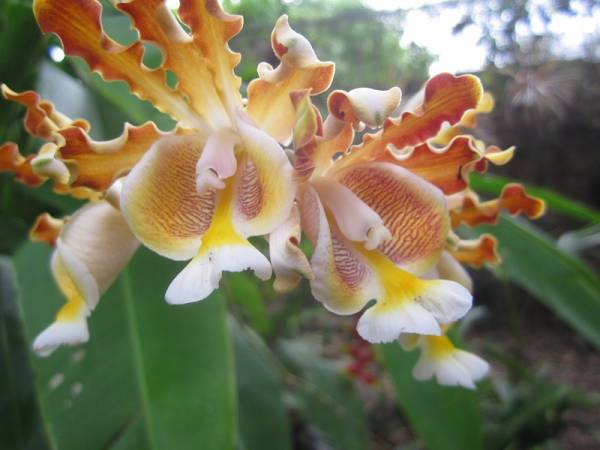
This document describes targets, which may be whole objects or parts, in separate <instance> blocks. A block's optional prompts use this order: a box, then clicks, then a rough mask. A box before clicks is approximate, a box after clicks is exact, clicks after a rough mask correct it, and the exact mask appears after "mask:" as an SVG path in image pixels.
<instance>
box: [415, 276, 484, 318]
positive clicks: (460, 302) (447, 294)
mask: <svg viewBox="0 0 600 450" xmlns="http://www.w3.org/2000/svg"><path fill="white" fill-rule="evenodd" d="M418 301H419V303H420V304H421V306H423V307H424V308H425V309H426V310H427V311H429V312H430V313H431V314H432V315H433V317H435V318H436V320H437V321H438V322H440V323H452V322H456V321H457V320H458V319H460V318H461V317H463V316H464V315H465V314H466V313H467V312H468V311H469V309H471V305H472V304H473V296H472V295H471V293H470V292H469V290H468V289H466V288H465V287H464V286H462V285H460V284H459V283H457V282H455V281H448V280H433V281H430V282H428V284H427V288H426V290H425V291H424V292H423V294H421V296H420V297H419V300H418Z"/></svg>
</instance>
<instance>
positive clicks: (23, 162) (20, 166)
mask: <svg viewBox="0 0 600 450" xmlns="http://www.w3.org/2000/svg"><path fill="white" fill-rule="evenodd" d="M34 157H35V155H28V156H27V157H24V156H23V155H21V153H19V147H18V146H17V144H15V143H14V142H7V143H5V144H2V145H0V172H9V173H12V174H14V177H15V179H16V180H17V181H19V182H21V183H23V184H25V185H26V186H29V187H37V186H40V185H41V184H42V183H43V182H44V180H45V178H44V177H42V176H40V175H38V174H37V173H35V172H34V170H33V168H32V167H31V160H32V159H33V158H34Z"/></svg>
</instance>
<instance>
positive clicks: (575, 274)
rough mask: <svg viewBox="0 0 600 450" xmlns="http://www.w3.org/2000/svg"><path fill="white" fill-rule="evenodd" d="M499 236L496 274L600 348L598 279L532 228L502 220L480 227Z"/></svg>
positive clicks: (518, 221) (503, 218)
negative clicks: (498, 260) (547, 308)
mask: <svg viewBox="0 0 600 450" xmlns="http://www.w3.org/2000/svg"><path fill="white" fill-rule="evenodd" d="M478 230H481V231H486V232H489V233H492V234H494V235H495V236H497V237H498V241H499V249H500V255H501V256H502V264H501V266H500V267H499V268H498V269H497V270H498V272H499V273H500V274H501V275H503V276H505V277H506V278H508V279H509V280H511V281H514V282H515V283H517V284H518V285H520V286H522V287H523V288H524V289H526V290H527V291H528V292H530V293H531V294H532V295H534V296H535V297H537V298H538V299H539V300H540V301H542V302H543V303H545V304H546V305H548V306H549V307H550V308H552V309H553V310H554V311H555V312H556V313H557V314H558V315H559V316H561V317H562V318H563V319H565V320H566V321H567V322H568V323H570V324H571V325H572V326H573V327H574V328H575V329H577V330H578V331H579V332H580V333H581V334H583V335H584V336H585V337H587V338H588V339H589V340H590V342H592V343H594V344H595V345H596V346H597V347H600V279H599V278H598V276H597V275H596V274H594V273H593V272H592V271H591V270H590V269H589V268H588V267H587V266H586V265H585V264H583V263H582V262H581V261H579V260H578V259H576V258H574V257H572V256H571V255H569V254H568V253H566V252H564V251H561V250H560V249H559V248H558V247H557V245H556V243H555V242H554V241H553V240H552V239H551V238H549V237H547V236H546V235H545V234H543V233H542V232H541V231H540V230H538V229H536V228H534V226H533V225H530V224H526V223H525V222H523V221H520V220H516V219H512V218H509V217H502V218H501V219H500V221H499V222H498V224H497V225H496V226H482V227H478Z"/></svg>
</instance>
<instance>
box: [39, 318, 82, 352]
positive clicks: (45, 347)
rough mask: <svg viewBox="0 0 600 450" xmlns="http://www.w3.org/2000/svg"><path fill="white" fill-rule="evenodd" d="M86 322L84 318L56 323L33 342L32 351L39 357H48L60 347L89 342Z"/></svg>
mask: <svg viewBox="0 0 600 450" xmlns="http://www.w3.org/2000/svg"><path fill="white" fill-rule="evenodd" d="M89 337H90V336H89V331H88V327H87V322H86V320H85V319H84V318H80V319H78V320H73V321H68V322H67V321H57V322H54V323H52V324H51V325H50V326H49V327H48V328H46V329H45V330H44V331H42V332H41V333H40V334H39V335H38V336H37V337H36V338H35V340H34V341H33V350H34V351H35V352H36V353H37V354H38V355H39V356H49V355H50V354H51V353H52V352H54V350H56V349H57V348H58V347H60V346H61V345H77V344H82V343H84V342H87V341H88V340H89Z"/></svg>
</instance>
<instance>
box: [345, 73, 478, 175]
mask: <svg viewBox="0 0 600 450" xmlns="http://www.w3.org/2000/svg"><path fill="white" fill-rule="evenodd" d="M481 95H482V87H481V83H480V81H479V79H478V78H477V77H475V76H473V75H462V76H459V77H455V76H453V75H450V74H448V73H442V74H440V75H436V76H435V77H433V78H431V79H430V80H429V81H428V82H427V85H426V86H425V97H424V101H423V104H422V105H421V106H420V107H419V108H418V110H417V111H416V112H414V113H413V112H405V113H403V114H402V115H401V116H400V117H399V118H398V119H392V118H388V119H387V120H386V121H385V123H384V127H383V130H382V131H380V132H379V133H377V134H373V135H365V138H364V139H363V143H362V144H360V145H359V146H357V147H355V148H353V149H352V153H351V154H349V155H347V156H345V157H344V158H343V159H342V160H341V161H340V162H339V163H338V165H340V166H344V167H347V166H349V165H352V164H354V163H356V161H358V160H362V161H371V160H375V159H378V158H379V157H381V155H383V154H384V153H385V152H386V151H387V148H390V147H391V148H395V149H397V150H398V151H400V150H402V149H404V148H405V147H414V146H416V145H419V144H422V143H424V142H426V141H427V140H428V139H430V138H432V137H434V136H435V135H436V134H437V133H438V132H439V130H440V128H441V127H442V125H443V124H444V123H449V124H450V125H453V124H455V123H457V122H459V121H460V119H461V118H462V116H463V114H464V113H465V112H466V111H468V110H470V109H473V108H475V107H476V106H477V104H478V103H479V100H480V98H481Z"/></svg>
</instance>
